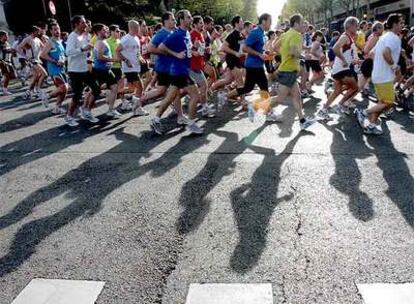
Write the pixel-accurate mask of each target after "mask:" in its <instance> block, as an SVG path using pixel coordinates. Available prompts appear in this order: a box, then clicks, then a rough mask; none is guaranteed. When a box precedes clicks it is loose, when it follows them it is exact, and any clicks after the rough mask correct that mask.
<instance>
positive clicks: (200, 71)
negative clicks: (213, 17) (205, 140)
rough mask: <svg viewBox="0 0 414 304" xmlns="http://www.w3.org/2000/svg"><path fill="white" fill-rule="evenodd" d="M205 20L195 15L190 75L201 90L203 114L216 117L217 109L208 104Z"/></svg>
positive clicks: (191, 34)
mask: <svg viewBox="0 0 414 304" xmlns="http://www.w3.org/2000/svg"><path fill="white" fill-rule="evenodd" d="M203 31H204V21H203V18H202V17H201V16H194V18H193V30H192V31H191V33H190V37H191V43H192V45H193V48H192V56H191V70H190V77H191V79H192V80H193V81H194V82H195V83H196V84H197V86H198V88H199V90H200V98H199V101H200V103H201V104H202V109H201V115H202V116H206V117H214V116H215V110H214V109H213V108H211V107H209V105H208V104H207V90H208V84H207V79H206V76H205V75H204V68H205V65H206V61H205V58H206V43H205V40H204V36H203Z"/></svg>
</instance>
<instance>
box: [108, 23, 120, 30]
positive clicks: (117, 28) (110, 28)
mask: <svg viewBox="0 0 414 304" xmlns="http://www.w3.org/2000/svg"><path fill="white" fill-rule="evenodd" d="M109 30H110V31H111V32H115V31H116V30H119V25H118V24H111V25H110V26H109Z"/></svg>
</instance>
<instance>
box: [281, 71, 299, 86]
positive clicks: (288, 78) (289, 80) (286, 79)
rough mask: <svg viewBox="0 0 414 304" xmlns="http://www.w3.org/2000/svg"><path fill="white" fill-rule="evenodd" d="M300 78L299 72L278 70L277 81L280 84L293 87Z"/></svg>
mask: <svg viewBox="0 0 414 304" xmlns="http://www.w3.org/2000/svg"><path fill="white" fill-rule="evenodd" d="M297 79H298V73H297V72H280V71H279V72H278V73H277V81H278V82H279V84H281V85H283V86H285V87H288V88H293V86H294V85H295V84H296V81H297Z"/></svg>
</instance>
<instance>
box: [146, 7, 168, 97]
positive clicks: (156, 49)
mask: <svg viewBox="0 0 414 304" xmlns="http://www.w3.org/2000/svg"><path fill="white" fill-rule="evenodd" d="M161 21H162V24H163V27H162V28H161V29H160V30H159V31H158V32H157V33H156V34H155V36H154V37H153V38H152V40H151V42H150V44H149V46H148V50H149V52H150V53H152V54H156V55H157V57H156V59H155V66H154V71H155V72H156V73H157V80H158V82H157V87H156V88H155V89H153V90H151V91H149V92H145V93H144V94H143V95H142V97H141V102H143V103H145V102H147V101H148V100H151V99H154V98H158V97H160V96H163V95H165V93H166V92H167V89H168V86H169V85H170V77H169V73H170V67H171V60H172V58H171V56H170V55H168V54H166V53H165V52H164V51H162V50H161V48H160V45H161V43H163V42H164V41H165V40H166V39H167V38H168V37H169V36H170V35H171V33H172V31H173V29H174V27H175V23H176V22H175V17H174V14H173V13H171V12H166V13H164V14H163V15H162V16H161Z"/></svg>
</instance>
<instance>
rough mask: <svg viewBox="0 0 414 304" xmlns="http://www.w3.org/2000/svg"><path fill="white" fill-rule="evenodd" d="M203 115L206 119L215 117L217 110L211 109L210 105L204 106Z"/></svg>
mask: <svg viewBox="0 0 414 304" xmlns="http://www.w3.org/2000/svg"><path fill="white" fill-rule="evenodd" d="M201 115H202V116H204V117H210V118H211V117H214V116H216V110H215V109H214V107H210V106H209V105H203V108H202V109H201Z"/></svg>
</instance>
